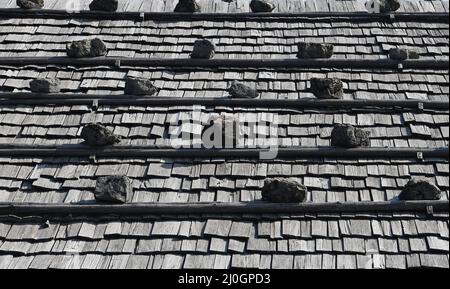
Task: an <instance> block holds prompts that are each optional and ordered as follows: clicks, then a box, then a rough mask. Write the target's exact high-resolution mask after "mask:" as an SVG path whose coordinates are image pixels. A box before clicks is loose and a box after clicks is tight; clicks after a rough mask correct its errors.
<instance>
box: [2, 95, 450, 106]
mask: <svg viewBox="0 0 450 289" xmlns="http://www.w3.org/2000/svg"><path fill="white" fill-rule="evenodd" d="M94 100H96V101H97V103H98V105H146V106H191V105H203V106H226V107H267V108H323V107H325V108H329V107H332V108H343V107H346V108H364V107H379V108H390V109H395V108H401V109H403V108H411V109H439V110H448V109H449V102H448V101H421V100H365V99H364V100H359V99H357V100H324V99H314V98H312V99H232V98H170V97H169V98H168V97H166V98H161V97H144V96H133V95H95V94H81V93H80V94H59V93H58V94H53V93H52V94H40V93H0V105H50V104H55V105H90V104H92V102H93V101H94Z"/></svg>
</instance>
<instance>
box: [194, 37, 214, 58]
mask: <svg viewBox="0 0 450 289" xmlns="http://www.w3.org/2000/svg"><path fill="white" fill-rule="evenodd" d="M215 53H216V46H215V45H214V43H212V42H211V41H209V40H206V39H202V40H196V41H195V43H194V49H193V51H192V53H191V58H200V59H211V58H213V57H214V55H215Z"/></svg>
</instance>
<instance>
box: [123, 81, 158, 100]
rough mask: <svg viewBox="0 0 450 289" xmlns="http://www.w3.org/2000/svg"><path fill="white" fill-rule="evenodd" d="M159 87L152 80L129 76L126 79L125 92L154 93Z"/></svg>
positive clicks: (130, 93) (132, 93) (131, 93)
mask: <svg viewBox="0 0 450 289" xmlns="http://www.w3.org/2000/svg"><path fill="white" fill-rule="evenodd" d="M158 91H159V89H158V88H157V87H156V86H154V85H153V83H152V81H151V80H149V79H144V78H127V79H126V80H125V94H129V95H149V96H151V95H154V94H155V93H158Z"/></svg>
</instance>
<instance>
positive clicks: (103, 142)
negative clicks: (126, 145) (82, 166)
mask: <svg viewBox="0 0 450 289" xmlns="http://www.w3.org/2000/svg"><path fill="white" fill-rule="evenodd" d="M81 138H83V139H84V140H85V141H86V143H87V144H88V145H90V146H109V145H114V144H116V143H119V142H120V137H119V136H116V135H114V134H113V133H112V132H111V131H110V130H109V129H107V128H106V127H104V126H103V125H101V124H98V123H91V124H88V125H86V126H84V127H83V130H82V131H81Z"/></svg>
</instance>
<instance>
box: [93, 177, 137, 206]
mask: <svg viewBox="0 0 450 289" xmlns="http://www.w3.org/2000/svg"><path fill="white" fill-rule="evenodd" d="M132 193H133V188H132V186H131V180H130V179H129V178H128V177H126V176H107V177H100V178H98V179H97V183H96V186H95V192H94V196H95V199H96V200H97V201H102V202H109V203H126V202H127V201H129V199H130V197H131V195H132Z"/></svg>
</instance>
